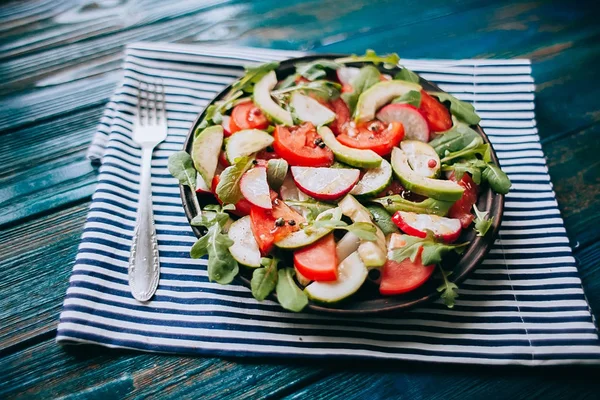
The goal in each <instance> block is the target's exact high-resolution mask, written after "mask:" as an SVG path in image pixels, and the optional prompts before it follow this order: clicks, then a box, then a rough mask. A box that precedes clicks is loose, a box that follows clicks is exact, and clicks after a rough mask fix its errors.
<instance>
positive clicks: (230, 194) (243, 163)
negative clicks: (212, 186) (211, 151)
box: [216, 156, 254, 204]
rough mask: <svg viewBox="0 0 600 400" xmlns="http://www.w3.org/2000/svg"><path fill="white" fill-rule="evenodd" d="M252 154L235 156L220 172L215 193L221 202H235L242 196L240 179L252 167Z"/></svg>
mask: <svg viewBox="0 0 600 400" xmlns="http://www.w3.org/2000/svg"><path fill="white" fill-rule="evenodd" d="M253 160H254V157H253V156H250V157H240V158H237V159H236V160H235V162H234V164H233V165H230V166H229V167H227V168H225V170H223V172H222V173H221V176H220V179H219V184H218V185H217V189H216V193H217V196H218V197H219V199H221V201H222V202H223V203H231V204H235V203H237V202H238V201H239V200H240V199H241V198H242V191H241V189H240V179H242V175H244V172H246V171H248V170H249V169H250V168H251V167H252V161H253Z"/></svg>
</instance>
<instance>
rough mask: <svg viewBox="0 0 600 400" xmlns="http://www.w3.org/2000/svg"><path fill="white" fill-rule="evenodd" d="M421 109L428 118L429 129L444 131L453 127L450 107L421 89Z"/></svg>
mask: <svg viewBox="0 0 600 400" xmlns="http://www.w3.org/2000/svg"><path fill="white" fill-rule="evenodd" d="M419 110H420V111H421V114H423V116H424V117H425V119H426V120H427V124H428V125H429V129H431V130H432V131H434V132H442V131H447V130H448V129H450V128H452V117H451V116H450V112H449V111H448V109H447V108H446V107H445V106H444V105H443V104H442V103H440V102H439V101H438V100H437V99H436V98H435V97H432V96H430V95H429V94H427V92H426V91H424V90H421V106H420V107H419Z"/></svg>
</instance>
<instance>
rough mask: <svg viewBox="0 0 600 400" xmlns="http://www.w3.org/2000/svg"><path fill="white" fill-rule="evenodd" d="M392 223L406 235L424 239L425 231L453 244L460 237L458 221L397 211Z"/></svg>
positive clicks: (460, 227)
mask: <svg viewBox="0 0 600 400" xmlns="http://www.w3.org/2000/svg"><path fill="white" fill-rule="evenodd" d="M392 221H394V223H395V224H396V225H397V226H398V228H400V230H401V231H403V232H404V233H406V234H407V235H411V236H417V237H422V238H424V237H426V236H427V233H426V232H425V231H426V230H429V231H432V232H433V234H434V235H435V236H436V237H438V238H440V239H442V240H443V241H445V242H448V243H450V242H454V241H455V240H456V239H458V237H459V236H460V232H461V231H462V226H461V223H460V220H459V219H456V218H446V217H440V216H439V215H429V214H417V213H413V212H406V211H398V212H397V213H396V214H394V216H393V217H392Z"/></svg>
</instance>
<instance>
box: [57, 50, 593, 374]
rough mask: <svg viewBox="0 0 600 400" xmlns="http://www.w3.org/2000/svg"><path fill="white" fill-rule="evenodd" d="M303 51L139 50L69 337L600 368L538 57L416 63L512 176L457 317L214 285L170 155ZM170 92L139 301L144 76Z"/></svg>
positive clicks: (118, 113)
mask: <svg viewBox="0 0 600 400" xmlns="http://www.w3.org/2000/svg"><path fill="white" fill-rule="evenodd" d="M300 55H302V53H298V52H288V51H274V50H264V49H252V48H233V47H204V46H202V47H201V46H184V45H172V44H149V43H145V44H135V45H132V46H129V47H128V49H127V53H126V59H125V65H124V79H123V81H122V84H121V85H120V86H119V87H118V89H117V92H116V93H115V95H114V97H113V98H112V100H111V102H110V103H109V104H108V106H107V109H106V113H105V114H104V117H103V118H102V121H101V123H100V125H99V127H98V133H97V134H96V136H95V138H94V141H93V144H92V146H91V147H90V150H89V156H90V158H91V159H93V160H97V161H101V167H100V175H99V178H98V186H97V189H96V192H95V194H94V196H93V200H92V204H91V206H90V210H89V214H88V218H87V222H86V225H85V230H84V233H83V237H82V240H81V245H80V248H79V252H78V254H77V261H76V263H75V266H74V268H73V274H72V276H71V280H70V286H69V289H68V291H67V296H66V299H65V302H64V307H63V311H62V314H61V317H60V323H59V325H58V334H57V341H58V342H59V343H73V342H80V343H96V344H99V345H103V346H108V347H121V348H131V349H138V350H146V351H156V352H177V353H189V354H203V355H222V356H232V355H236V356H240V355H242V356H285V357H328V358H332V357H338V358H341V357H368V358H380V359H399V360H419V361H433V362H455V363H470V364H523V365H547V364H568V363H598V362H599V361H600V341H599V339H598V331H597V329H596V326H595V322H594V319H593V316H592V314H591V312H590V309H589V306H588V303H587V301H586V299H585V296H584V293H583V289H582V286H581V280H580V278H579V276H578V272H577V268H576V264H575V260H574V259H573V257H572V254H571V249H570V247H569V242H568V239H567V235H566V233H565V228H564V226H563V221H562V219H561V217H560V214H559V210H558V207H557V203H556V199H555V196H554V192H553V190H552V184H551V182H550V179H549V176H548V170H547V168H546V162H545V159H544V154H543V153H542V150H541V146H540V141H539V137H538V134H537V129H536V125H535V120H534V111H533V110H534V106H533V100H534V94H533V92H534V85H533V79H532V77H531V65H530V62H529V60H453V61H450V60H418V61H417V60H403V63H404V64H405V65H406V66H407V67H408V68H410V69H412V70H415V71H417V72H419V73H420V74H421V75H422V76H423V77H424V78H426V79H428V80H431V81H433V82H436V83H438V84H439V86H440V87H441V88H442V89H443V90H446V91H448V92H450V93H453V94H455V95H456V96H457V97H459V98H460V99H462V100H466V101H469V102H472V103H473V104H474V105H475V108H476V109H477V111H478V113H479V115H480V116H481V117H482V118H483V119H482V123H481V125H482V126H483V128H484V129H485V131H486V132H487V134H488V136H489V137H490V140H491V141H492V143H493V145H494V148H495V150H496V152H497V154H498V157H499V159H500V163H501V165H502V168H503V169H504V170H505V171H506V172H507V173H508V174H509V176H510V178H511V180H512V182H513V189H512V191H511V192H510V194H509V195H508V196H507V198H506V209H505V210H506V211H505V214H504V220H503V222H502V227H501V229H500V235H499V238H498V240H497V241H496V243H495V245H494V247H493V249H492V250H491V252H490V254H489V255H488V257H487V258H486V260H485V261H484V263H483V265H481V267H479V269H477V270H476V271H475V273H474V274H473V275H472V276H471V278H470V279H468V280H467V281H466V282H464V283H463V284H462V285H461V287H460V290H459V294H460V297H459V298H458V300H457V302H456V307H455V308H454V309H447V308H446V307H445V306H444V305H443V304H441V303H440V302H436V303H432V304H430V305H427V306H424V307H421V308H419V309H416V310H413V311H411V312H406V313H403V314H400V315H397V316H394V317H386V318H384V317H377V318H375V317H372V318H338V317H335V318H334V317H330V316H324V315H314V314H307V313H300V314H294V313H291V312H286V311H283V310H282V309H281V308H280V307H279V305H277V304H276V303H274V302H272V301H264V302H262V303H259V302H257V301H255V300H254V299H253V298H252V295H251V293H250V291H249V290H248V289H247V288H246V287H244V286H241V285H238V284H235V283H234V284H231V285H228V286H221V285H218V284H216V283H210V282H208V278H207V274H206V267H205V265H206V261H205V260H192V259H190V258H189V248H190V246H191V245H192V244H193V243H194V241H195V237H194V235H193V233H192V231H191V229H190V227H189V225H188V222H187V220H186V217H185V215H184V212H183V208H182V206H181V200H180V198H179V189H178V187H177V184H176V181H175V179H173V178H171V176H170V175H169V173H168V171H167V158H168V156H169V155H170V154H171V153H172V152H174V151H177V150H180V149H181V148H182V146H183V142H184V140H185V138H186V135H187V132H188V129H189V127H190V126H191V124H192V122H193V120H194V119H195V118H196V116H197V114H198V113H199V112H200V111H202V109H203V108H204V107H205V106H206V105H207V103H208V102H209V101H210V100H211V99H212V98H213V96H214V95H215V94H216V93H217V92H219V91H221V90H222V88H223V87H224V86H225V85H227V84H228V83H230V82H231V81H232V80H234V79H235V78H236V77H239V76H240V75H242V73H243V69H242V66H243V65H245V64H249V63H257V62H264V61H267V60H280V59H284V58H288V57H295V56H300ZM155 77H160V78H161V79H162V80H163V82H164V84H165V85H166V94H167V95H166V96H167V109H168V119H169V134H168V138H167V140H166V141H165V142H163V143H161V144H160V145H159V146H158V148H157V150H156V151H155V152H154V158H153V161H152V167H153V171H152V185H153V199H154V214H155V217H156V224H157V231H158V241H159V250H160V261H161V267H162V269H161V278H160V285H159V287H158V291H157V292H156V296H155V297H154V299H153V300H152V301H150V302H149V303H147V304H142V303H138V302H137V301H135V300H134V299H133V298H132V297H131V295H130V293H129V288H128V285H127V261H128V256H129V248H130V245H131V237H132V232H133V228H134V221H135V212H136V196H137V193H138V175H139V166H140V154H141V152H140V149H139V148H138V147H137V146H136V145H135V144H134V143H133V142H132V140H131V127H132V113H133V111H134V109H135V102H136V88H137V86H138V85H137V83H138V81H140V80H146V79H148V78H155Z"/></svg>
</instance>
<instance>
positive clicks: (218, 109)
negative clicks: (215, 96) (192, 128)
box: [194, 91, 248, 137]
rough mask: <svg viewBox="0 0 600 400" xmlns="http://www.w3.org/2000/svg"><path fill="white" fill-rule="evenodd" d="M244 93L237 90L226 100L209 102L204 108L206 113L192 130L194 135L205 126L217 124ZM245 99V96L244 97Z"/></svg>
mask: <svg viewBox="0 0 600 400" xmlns="http://www.w3.org/2000/svg"><path fill="white" fill-rule="evenodd" d="M243 94H244V92H242V91H237V92H234V93H232V94H231V95H229V99H228V100H226V101H220V102H217V103H215V104H211V105H210V106H208V107H207V108H206V113H205V114H204V119H202V122H200V124H199V125H198V128H196V132H194V137H196V136H198V135H199V134H200V132H202V131H203V130H204V129H205V128H207V127H208V126H210V125H219V124H220V123H222V122H223V113H225V112H226V111H228V110H230V109H231V108H232V107H233V106H235V105H236V104H238V103H239V102H240V100H243V99H241V98H240V97H241V96H242V95H243ZM244 99H246V100H244V101H247V99H248V98H247V97H246V98H244Z"/></svg>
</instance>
